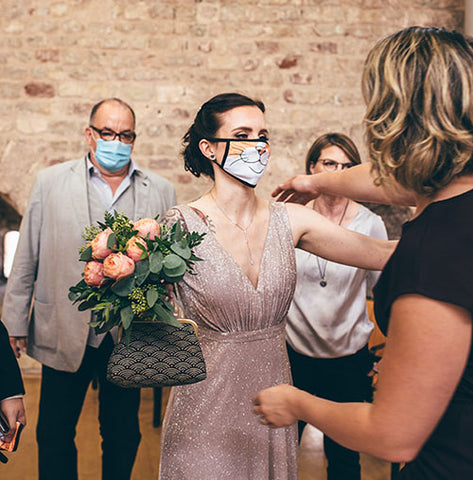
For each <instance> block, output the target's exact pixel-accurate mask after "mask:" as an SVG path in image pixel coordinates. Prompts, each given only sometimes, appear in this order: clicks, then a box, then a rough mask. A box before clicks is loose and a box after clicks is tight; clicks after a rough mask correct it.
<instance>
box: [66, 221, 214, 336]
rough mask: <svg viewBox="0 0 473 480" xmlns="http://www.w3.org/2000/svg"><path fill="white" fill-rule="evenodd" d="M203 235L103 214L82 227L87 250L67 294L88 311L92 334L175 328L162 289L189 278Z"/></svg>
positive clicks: (164, 291) (178, 226) (177, 227)
mask: <svg viewBox="0 0 473 480" xmlns="http://www.w3.org/2000/svg"><path fill="white" fill-rule="evenodd" d="M204 235H205V234H199V233H197V232H189V231H187V230H183V228H182V227H181V223H180V222H176V223H175V224H174V225H173V226H166V225H163V224H160V223H158V221H157V219H155V218H143V219H141V220H138V221H137V222H131V221H130V220H129V219H128V217H127V216H126V215H124V214H123V213H118V212H114V213H113V214H111V213H109V212H106V213H105V217H104V221H103V223H102V222H97V224H96V225H92V226H89V227H86V229H85V233H84V234H83V238H84V239H85V240H86V242H87V244H86V246H84V247H82V248H81V249H80V251H79V254H80V258H79V259H80V261H83V262H86V264H85V268H84V273H83V278H82V280H81V281H80V282H79V283H77V284H76V285H74V286H72V287H70V289H69V299H70V300H71V301H72V302H73V303H78V308H79V310H80V311H83V310H89V309H90V310H92V311H93V312H94V318H93V321H92V322H91V323H90V325H91V326H92V327H94V328H95V332H96V333H103V332H107V331H108V330H110V329H111V328H112V327H115V326H122V327H123V329H124V333H125V334H129V332H130V331H131V327H132V324H133V321H150V322H162V323H167V324H170V325H174V326H179V325H180V324H179V323H178V322H177V320H176V318H175V316H174V314H173V311H174V307H173V305H172V304H170V303H169V302H168V301H167V295H168V291H167V290H166V286H167V285H170V284H173V283H177V282H179V281H180V280H182V278H183V277H184V275H185V274H186V273H189V274H192V273H193V272H192V268H193V265H194V262H196V261H198V260H201V259H200V258H198V257H196V256H195V255H194V252H193V248H194V247H196V246H197V245H199V244H200V243H201V242H202V240H203V237H204Z"/></svg>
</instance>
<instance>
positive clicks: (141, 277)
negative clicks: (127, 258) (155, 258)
mask: <svg viewBox="0 0 473 480" xmlns="http://www.w3.org/2000/svg"><path fill="white" fill-rule="evenodd" d="M149 273H150V265H149V260H148V259H147V258H146V259H144V260H141V261H139V262H136V263H135V282H136V285H137V286H138V287H139V286H140V285H142V284H143V283H144V281H145V280H146V278H147V277H148V275H149Z"/></svg>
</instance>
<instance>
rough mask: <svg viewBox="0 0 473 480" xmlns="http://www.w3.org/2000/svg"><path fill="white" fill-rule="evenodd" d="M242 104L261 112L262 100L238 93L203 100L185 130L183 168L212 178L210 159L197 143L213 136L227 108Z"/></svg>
mask: <svg viewBox="0 0 473 480" xmlns="http://www.w3.org/2000/svg"><path fill="white" fill-rule="evenodd" d="M243 106H255V107H258V108H259V109H260V110H261V111H262V112H263V113H264V111H265V107H264V104H263V102H260V101H259V100H253V99H252V98H250V97H247V96H245V95H241V94H239V93H222V94H220V95H217V96H215V97H213V98H211V99H210V100H209V101H207V102H205V103H204V104H203V105H202V106H201V107H200V110H199V111H198V112H197V115H196V117H195V119H194V123H193V124H192V125H191V126H190V128H189V130H187V132H186V134H185V135H184V138H183V144H184V150H183V152H182V155H183V157H184V168H185V169H186V170H188V171H189V172H191V173H192V174H193V175H195V176H196V177H200V175H206V176H208V177H210V178H212V179H213V178H214V171H213V168H212V165H211V162H210V160H209V159H208V158H207V157H206V156H205V155H203V154H202V152H201V151H200V147H199V143H200V141H201V140H202V139H205V138H212V137H215V134H216V133H217V131H218V129H219V128H220V126H221V125H222V115H223V114H224V113H225V112H228V111H229V110H232V109H233V108H237V107H243Z"/></svg>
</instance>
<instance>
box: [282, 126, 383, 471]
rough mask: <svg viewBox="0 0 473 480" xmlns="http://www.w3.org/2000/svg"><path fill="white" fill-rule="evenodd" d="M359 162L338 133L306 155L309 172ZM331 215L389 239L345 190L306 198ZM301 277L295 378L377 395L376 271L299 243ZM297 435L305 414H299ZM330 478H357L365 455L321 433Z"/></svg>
mask: <svg viewBox="0 0 473 480" xmlns="http://www.w3.org/2000/svg"><path fill="white" fill-rule="evenodd" d="M360 163H361V160H360V154H359V152H358V149H357V148H356V146H355V144H354V143H353V142H352V141H351V140H350V138H348V137H347V136H346V135H343V134H341V133H327V134H325V135H322V136H320V137H318V138H317V139H316V140H315V142H314V143H313V144H312V146H311V147H310V149H309V152H308V154H307V158H306V173H307V174H315V173H321V172H334V171H337V170H339V171H341V170H346V169H348V168H350V167H352V166H354V165H358V164H360ZM307 207H308V208H311V209H313V210H314V211H316V212H318V213H319V214H320V215H323V216H324V217H326V218H328V219H329V220H331V221H332V222H334V223H336V224H338V225H341V226H342V227H345V228H348V229H349V230H353V231H355V232H359V233H363V234H365V235H368V236H371V237H375V238H379V239H382V240H386V239H387V234H386V229H385V227H384V223H383V221H382V220H381V218H380V217H378V216H377V215H375V214H374V213H373V212H371V211H370V210H368V209H367V208H365V207H364V206H362V205H360V204H359V203H356V202H354V201H352V200H349V199H348V198H345V197H343V196H340V195H321V196H319V197H318V198H316V199H315V200H312V201H310V202H309V203H308V204H307ZM296 263H297V283H296V289H295V292H294V298H293V301H292V304H291V307H290V309H289V312H288V315H287V324H286V336H287V344H288V345H287V347H288V353H289V361H290V363H291V371H292V377H293V382H294V386H296V387H298V388H300V389H302V390H305V391H307V392H309V393H311V394H314V395H318V396H320V397H322V398H327V399H329V400H334V401H338V402H362V401H363V400H369V399H370V398H371V395H372V388H371V378H370V377H368V373H369V372H370V371H371V369H372V366H373V361H372V358H371V356H370V353H369V351H368V340H369V337H370V335H371V332H372V330H373V328H374V327H373V324H372V322H371V321H370V320H369V318H368V312H367V309H366V296H367V293H368V292H369V291H370V287H372V286H373V285H374V283H375V282H376V280H377V278H378V275H379V272H374V271H372V270H363V269H361V268H356V267H349V266H347V265H341V264H339V263H334V262H329V261H327V260H325V259H324V258H321V257H319V256H317V255H314V254H312V253H310V252H307V251H304V250H300V249H296ZM298 426H299V439H300V438H301V436H302V431H303V429H304V426H305V422H302V421H300V422H299V423H298ZM324 451H325V455H326V457H327V461H328V466H327V479H328V480H360V456H359V454H358V452H355V451H352V450H349V449H347V448H344V447H342V446H341V445H339V444H338V443H336V442H334V441H333V440H332V439H331V438H329V437H327V436H324Z"/></svg>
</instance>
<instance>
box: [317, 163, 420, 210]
mask: <svg viewBox="0 0 473 480" xmlns="http://www.w3.org/2000/svg"><path fill="white" fill-rule="evenodd" d="M370 170H371V165H370V164H369V163H364V164H361V165H358V166H356V167H353V168H351V169H350V170H347V171H342V172H334V173H320V174H317V175H313V179H314V180H313V181H314V182H315V185H316V188H318V189H319V190H320V192H321V193H325V194H329V195H341V196H344V197H348V198H351V199H353V200H358V201H362V202H374V203H385V204H395V205H414V203H415V198H414V196H413V195H412V194H411V193H410V192H407V191H406V190H404V189H403V188H402V187H400V186H399V185H397V184H395V183H394V182H385V183H383V184H382V185H380V186H376V185H375V184H374V178H373V176H372V174H371V171H370Z"/></svg>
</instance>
